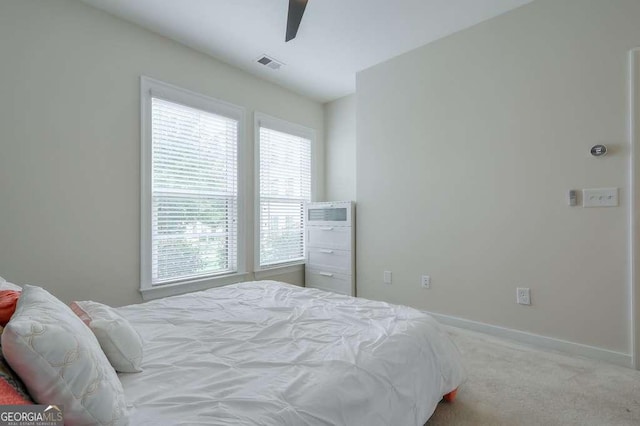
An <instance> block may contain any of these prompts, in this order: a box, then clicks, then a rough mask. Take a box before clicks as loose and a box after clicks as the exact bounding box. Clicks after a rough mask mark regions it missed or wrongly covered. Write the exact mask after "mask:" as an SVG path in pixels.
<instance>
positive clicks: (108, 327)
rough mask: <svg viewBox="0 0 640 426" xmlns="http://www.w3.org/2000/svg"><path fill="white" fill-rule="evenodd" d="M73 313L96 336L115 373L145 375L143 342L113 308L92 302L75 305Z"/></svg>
mask: <svg viewBox="0 0 640 426" xmlns="http://www.w3.org/2000/svg"><path fill="white" fill-rule="evenodd" d="M71 310H72V311H73V312H75V313H76V315H78V316H79V317H80V319H81V320H82V321H83V322H84V323H85V324H87V325H88V326H89V328H90V329H91V331H93V334H95V335H96V337H97V338H98V342H99V343H100V346H101V347H102V350H103V351H104V353H105V355H106V356H107V359H108V360H109V362H110V363H111V365H113V368H115V369H116V371H120V372H121V373H137V372H140V371H142V369H141V368H140V364H142V339H141V338H140V335H139V334H138V333H137V332H136V331H135V330H134V328H133V327H132V326H131V323H129V321H127V319H126V318H124V317H123V316H122V315H120V314H119V313H117V312H116V311H115V310H114V309H113V308H112V307H110V306H107V305H103V304H102V303H98V302H92V301H84V302H73V303H72V304H71Z"/></svg>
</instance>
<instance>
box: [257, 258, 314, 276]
mask: <svg viewBox="0 0 640 426" xmlns="http://www.w3.org/2000/svg"><path fill="white" fill-rule="evenodd" d="M300 271H304V261H302V262H299V263H293V264H287V265H281V266H272V267H266V268H263V269H256V271H255V272H254V273H253V275H254V276H255V279H256V280H263V279H265V278H271V277H275V276H277V275H283V274H289V273H291V272H300Z"/></svg>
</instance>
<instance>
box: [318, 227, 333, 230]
mask: <svg viewBox="0 0 640 426" xmlns="http://www.w3.org/2000/svg"><path fill="white" fill-rule="evenodd" d="M320 230H321V231H333V227H332V226H327V227H326V228H320Z"/></svg>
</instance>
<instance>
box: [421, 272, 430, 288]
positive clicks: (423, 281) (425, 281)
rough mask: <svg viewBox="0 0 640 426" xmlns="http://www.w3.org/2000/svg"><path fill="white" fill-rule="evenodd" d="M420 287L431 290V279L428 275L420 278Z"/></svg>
mask: <svg viewBox="0 0 640 426" xmlns="http://www.w3.org/2000/svg"><path fill="white" fill-rule="evenodd" d="M420 286H422V288H431V277H430V276H429V275H423V276H422V277H420Z"/></svg>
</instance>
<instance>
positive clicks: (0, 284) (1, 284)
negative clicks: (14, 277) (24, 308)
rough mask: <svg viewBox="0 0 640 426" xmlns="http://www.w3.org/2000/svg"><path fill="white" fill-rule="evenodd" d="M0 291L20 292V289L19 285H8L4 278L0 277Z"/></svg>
mask: <svg viewBox="0 0 640 426" xmlns="http://www.w3.org/2000/svg"><path fill="white" fill-rule="evenodd" d="M0 290H16V291H22V287H20V286H19V285H15V284H13V283H10V282H9V281H7V280H5V279H4V278H2V277H0Z"/></svg>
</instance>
